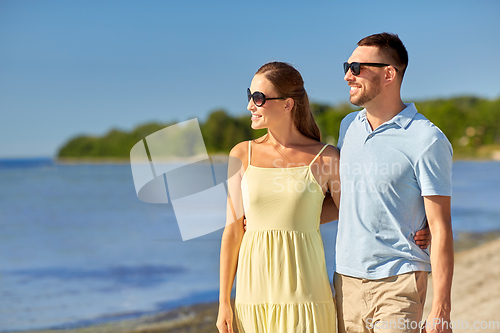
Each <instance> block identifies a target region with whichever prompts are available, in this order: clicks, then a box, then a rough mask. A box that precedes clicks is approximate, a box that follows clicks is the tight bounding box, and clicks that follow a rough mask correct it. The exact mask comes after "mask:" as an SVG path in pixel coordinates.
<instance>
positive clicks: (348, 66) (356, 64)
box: [344, 62, 398, 76]
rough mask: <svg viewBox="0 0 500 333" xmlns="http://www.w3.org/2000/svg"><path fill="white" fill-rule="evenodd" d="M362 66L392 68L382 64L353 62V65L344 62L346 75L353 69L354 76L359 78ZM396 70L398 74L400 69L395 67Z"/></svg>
mask: <svg viewBox="0 0 500 333" xmlns="http://www.w3.org/2000/svg"><path fill="white" fill-rule="evenodd" d="M361 66H370V67H387V66H391V65H389V64H381V63H376V62H351V63H348V62H344V74H347V71H348V70H349V69H351V73H352V75H354V76H358V75H359V73H360V71H361ZM392 67H394V66H392ZM394 68H395V69H396V72H397V71H398V69H397V68H396V67H394Z"/></svg>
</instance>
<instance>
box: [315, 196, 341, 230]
mask: <svg viewBox="0 0 500 333" xmlns="http://www.w3.org/2000/svg"><path fill="white" fill-rule="evenodd" d="M338 219H339V210H338V208H337V206H336V205H335V202H334V201H333V198H332V197H331V196H330V195H328V194H327V195H326V196H325V199H324V200H323V208H322V209H321V218H320V223H321V224H325V223H328V222H332V221H335V220H338Z"/></svg>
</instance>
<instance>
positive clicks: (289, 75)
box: [255, 61, 321, 141]
mask: <svg viewBox="0 0 500 333" xmlns="http://www.w3.org/2000/svg"><path fill="white" fill-rule="evenodd" d="M255 74H256V75H257V74H260V75H264V77H265V78H266V79H268V80H269V81H270V82H271V83H272V84H273V86H274V87H275V89H276V92H277V93H278V95H279V96H280V97H285V98H293V100H294V102H295V103H294V105H293V109H292V121H293V124H294V126H295V128H297V130H298V131H299V132H300V133H302V134H303V135H305V136H307V137H308V138H311V139H314V140H316V141H321V133H320V131H319V127H318V124H316V121H315V120H314V117H313V114H312V112H311V107H310V105H309V97H308V96H307V92H306V90H305V89H304V80H303V79H302V75H300V73H299V71H298V70H296V69H295V68H294V67H293V66H292V65H290V64H287V63H285V62H278V61H275V62H269V63H267V64H265V65H263V66H262V67H261V68H259V70H258V71H257V73H255ZM266 139H267V137H266ZM264 141H265V140H264Z"/></svg>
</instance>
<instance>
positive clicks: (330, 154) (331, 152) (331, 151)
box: [321, 145, 340, 164]
mask: <svg viewBox="0 0 500 333" xmlns="http://www.w3.org/2000/svg"><path fill="white" fill-rule="evenodd" d="M321 155H322V157H323V161H324V163H331V164H338V163H339V160H340V150H339V149H338V148H337V147H335V146H332V145H327V146H326V148H325V150H324V151H323V153H322V154H321Z"/></svg>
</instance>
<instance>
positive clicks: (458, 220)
mask: <svg viewBox="0 0 500 333" xmlns="http://www.w3.org/2000/svg"><path fill="white" fill-rule="evenodd" d="M220 167H221V168H223V167H224V166H220ZM453 172H454V174H453V178H454V179H453V189H454V190H453V191H454V192H453V199H452V200H453V202H452V203H453V207H452V214H453V228H454V231H455V232H460V231H478V232H487V231H492V230H499V229H500V205H499V202H500V201H499V199H500V162H456V163H455V164H454V169H453ZM220 213H221V212H203V215H204V218H206V219H207V220H210V219H211V218H215V216H220ZM321 228H322V229H321V230H322V234H323V240H324V243H325V249H326V255H327V265H328V269H329V275H330V277H331V276H332V273H333V272H332V270H333V256H334V253H333V251H334V246H335V244H334V240H335V235H336V224H335V223H330V224H328V225H324V226H322V227H321ZM220 237H221V231H217V232H214V233H212V234H209V235H206V236H203V237H200V238H196V239H193V240H190V241H186V242H183V241H182V239H181V236H180V232H179V228H178V226H177V223H176V220H175V216H174V214H173V210H172V207H171V206H170V205H161V204H147V203H143V202H141V201H139V200H138V199H137V196H136V192H135V189H134V184H133V180H132V173H131V169H130V166H129V165H78V166H69V165H66V166H62V165H54V164H53V163H52V161H51V160H47V159H36V160H33V159H32V160H0V331H9V330H25V329H35V328H63V327H75V326H82V325H88V324H90V323H96V322H101V321H106V320H114V319H120V318H129V317H135V316H138V315H141V314H147V313H154V312H158V311H162V310H166V309H170V308H172V307H175V306H178V305H180V304H191V303H197V302H203V301H215V300H217V299H218V294H217V293H218V274H219V273H218V260H219V247H220Z"/></svg>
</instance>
